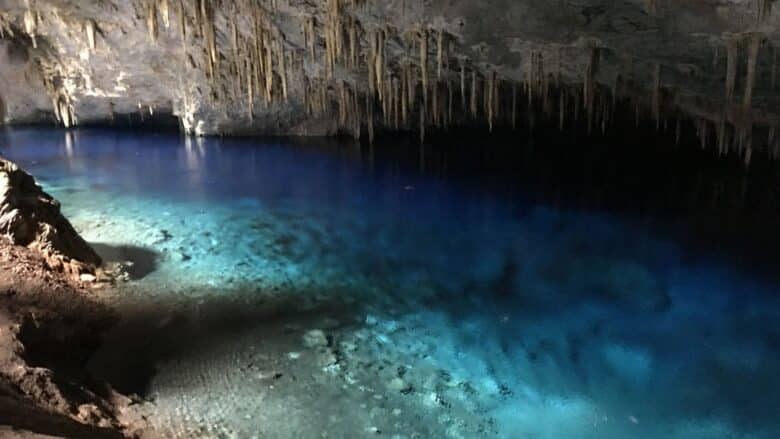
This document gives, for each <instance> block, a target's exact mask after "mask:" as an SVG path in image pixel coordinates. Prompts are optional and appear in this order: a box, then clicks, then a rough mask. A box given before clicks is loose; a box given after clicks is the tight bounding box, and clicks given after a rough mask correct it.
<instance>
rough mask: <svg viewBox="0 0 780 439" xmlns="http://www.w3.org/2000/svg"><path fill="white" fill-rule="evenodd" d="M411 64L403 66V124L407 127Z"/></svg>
mask: <svg viewBox="0 0 780 439" xmlns="http://www.w3.org/2000/svg"><path fill="white" fill-rule="evenodd" d="M409 68H410V67H409V63H407V62H404V63H403V64H402V66H401V123H402V124H403V125H404V126H406V124H407V121H408V112H409V109H408V106H409V91H408V87H409Z"/></svg>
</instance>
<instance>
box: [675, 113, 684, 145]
mask: <svg viewBox="0 0 780 439" xmlns="http://www.w3.org/2000/svg"><path fill="white" fill-rule="evenodd" d="M681 132H682V128H681V123H680V118H679V117H677V121H676V125H675V127H674V143H675V145H679V144H680V134H681Z"/></svg>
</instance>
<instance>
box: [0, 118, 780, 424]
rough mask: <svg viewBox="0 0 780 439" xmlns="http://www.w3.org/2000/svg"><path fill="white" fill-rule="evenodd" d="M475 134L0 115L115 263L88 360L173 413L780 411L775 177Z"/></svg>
mask: <svg viewBox="0 0 780 439" xmlns="http://www.w3.org/2000/svg"><path fill="white" fill-rule="evenodd" d="M480 148H481V149H482V151H480V150H479V149H480ZM485 148H490V147H489V146H487V145H472V148H471V149H469V148H468V147H466V150H463V149H460V150H456V149H455V147H453V148H452V149H451V150H448V149H447V148H438V149H436V148H433V149H431V150H429V151H425V150H423V151H422V153H420V151H419V150H418V149H417V148H414V149H413V150H411V149H409V148H407V147H398V149H397V150H393V148H392V147H390V148H388V147H376V148H370V149H369V148H368V147H365V146H364V147H362V148H361V147H360V146H357V145H353V144H338V143H333V142H309V143H307V144H301V143H300V142H294V141H288V140H271V141H269V140H253V139H186V138H182V137H179V136H178V135H176V134H169V133H146V134H139V133H133V132H128V131H124V132H122V131H109V130H96V129H95V130H78V131H71V132H67V133H65V132H63V131H59V130H46V129H20V130H14V131H7V132H5V133H4V134H3V135H1V136H0V154H3V155H4V156H6V157H8V158H9V159H11V160H14V161H16V162H18V163H19V164H21V165H22V166H23V167H25V168H26V169H27V170H28V171H29V172H31V173H32V174H34V175H35V176H36V177H37V178H38V180H39V181H40V182H41V184H42V185H43V186H44V189H45V190H47V191H48V192H50V193H51V194H52V195H54V196H55V197H56V198H58V199H59V200H60V201H61V202H62V205H63V210H64V213H65V214H66V215H67V216H68V217H69V218H70V219H71V220H72V222H73V223H74V225H75V226H76V228H77V229H78V230H79V231H80V232H81V233H82V234H83V235H84V236H85V238H86V239H87V240H89V241H90V242H91V243H93V244H95V246H96V248H97V249H98V250H99V251H100V252H101V253H102V254H103V255H104V256H106V258H107V259H109V260H115V261H119V262H125V263H127V265H128V270H129V271H130V273H131V274H132V279H131V280H130V281H129V282H128V283H127V284H125V285H124V286H122V287H121V288H122V289H123V291H127V294H128V297H130V296H133V295H134V296H133V297H135V299H133V300H136V302H133V303H131V304H130V305H127V307H128V309H130V310H132V311H129V312H128V318H127V321H128V322H130V323H126V324H125V325H124V326H122V327H121V328H120V329H119V330H118V331H117V333H116V334H114V335H113V336H112V337H114V338H113V339H114V340H122V343H120V344H125V343H126V345H123V346H122V347H121V349H117V347H116V346H114V347H113V348H107V350H106V352H104V353H103V354H99V355H98V357H99V358H97V359H96V360H95V362H96V364H97V363H103V365H104V366H103V367H102V368H100V367H98V368H96V369H97V370H102V372H99V373H103V374H105V378H107V379H111V380H112V382H113V383H114V384H115V385H116V386H117V387H118V388H120V390H124V391H134V392H138V393H141V394H143V395H144V396H145V397H146V398H147V399H149V400H151V401H152V402H151V403H150V404H151V405H152V406H153V407H154V409H152V412H153V415H152V418H153V421H152V422H153V423H154V424H155V425H156V426H157V427H158V428H159V429H160V431H163V432H164V433H165V434H166V435H168V436H171V437H174V436H179V437H196V436H201V437H230V436H233V437H253V436H254V437H311V436H314V435H316V436H329V437H363V436H364V435H368V434H374V433H375V432H376V431H381V433H382V434H387V435H389V436H390V437H415V435H418V437H502V438H518V437H528V438H560V437H583V438H626V437H648V438H655V437H669V438H723V437H740V438H742V437H744V438H774V437H780V425H778V421H777V419H776V410H777V407H779V406H780V384H778V383H780V380H777V379H776V373H777V371H778V370H780V327H778V325H777V322H778V318H780V300H778V298H780V295H778V293H780V288H779V287H778V283H777V279H776V278H775V277H773V275H772V272H773V271H774V270H773V268H774V267H773V264H774V258H773V257H772V256H771V254H770V255H769V256H767V253H768V252H771V250H770V249H768V248H769V247H771V246H770V245H768V244H771V243H774V242H776V241H777V239H778V235H777V233H778V232H777V230H778V229H777V228H776V225H777V224H778V223H777V222H776V218H777V212H778V210H777V206H776V205H774V204H773V203H772V201H771V200H772V199H773V198H772V197H774V196H775V192H776V191H777V186H774V187H766V186H763V187H762V185H763V183H762V184H756V183H754V182H753V180H751V179H750V178H747V177H744V176H742V177H739V176H735V175H737V174H739V172H738V171H733V170H731V168H723V169H716V170H714V171H712V172H703V171H702V170H696V169H691V168H685V172H681V171H680V169H682V168H680V169H677V171H675V168H674V166H673V165H670V167H669V168H667V172H666V173H664V172H662V173H660V174H659V173H657V172H656V173H653V172H650V171H648V170H643V169H639V168H638V169H636V170H631V169H624V168H627V167H628V166H629V163H625V166H621V165H614V167H612V166H608V167H607V168H608V169H611V170H612V171H614V172H607V173H605V172H604V169H605V168H604V166H605V165H604V163H607V162H608V161H606V158H605V157H603V156H602V157H600V158H594V159H592V160H593V161H592V162H586V161H582V160H580V158H581V157H580V156H575V157H574V158H572V157H568V158H567V155H566V154H563V155H559V156H553V157H552V158H550V157H549V156H547V155H544V154H542V153H538V152H533V153H528V154H525V153H523V154H511V155H509V156H501V154H500V153H498V152H497V154H498V155H499V159H490V158H489V157H488V156H487V155H486V154H487V153H485V152H484V149H485ZM535 148H536V149H537V151H538V149H539V148H540V146H539V145H537V146H535ZM410 151H411V152H410ZM458 154H460V155H461V156H460V157H459V158H458V157H456V156H457V155H458ZM506 157H511V160H517V162H516V163H517V165H514V163H515V162H512V163H513V165H507V163H506V161H507V160H508V159H507V158H506ZM613 158H614V157H613ZM573 163H574V164H573ZM617 163H624V162H617ZM497 164H500V166H498V165H497ZM632 166H636V163H633V164H632ZM556 169H557V170H556ZM561 169H563V170H565V171H566V172H563V171H561ZM724 169H725V170H724ZM584 175H587V176H588V177H587V178H585V177H583V176H584ZM631 175H633V176H635V178H634V179H631V178H630V176H631ZM652 175H656V176H657V177H655V178H653V177H648V176H652ZM577 176H579V178H580V179H578V177H577ZM719 178H721V179H722V180H718V179H719ZM770 181H772V180H770ZM724 182H725V183H728V184H724ZM762 182H763V180H762ZM585 183H587V184H585ZM732 183H733V184H732ZM737 184H742V185H745V187H744V188H742V189H739V188H736V186H737ZM735 194H737V195H735ZM740 194H741V195H740ZM757 236H759V237H760V238H758V239H757V238H756V237H757ZM762 242H763V244H762ZM735 243H736V244H735ZM774 248H776V247H774ZM131 264H132V265H131ZM127 300H129V299H127ZM133 313H135V314H133ZM139 315H140V316H141V317H139ZM133 319H136V321H135V322H134V323H133ZM313 329H317V330H322V331H323V333H324V334H325V335H326V336H327V342H325V343H324V344H321V345H318V344H316V343H314V347H312V346H310V345H309V346H308V347H307V344H306V342H305V334H307V333H308V331H311V330H313ZM149 337H151V338H152V339H153V340H152V341H149V340H148V339H149ZM141 339H143V340H141ZM302 339H303V340H304V342H301V340H302ZM139 340H141V341H139ZM307 349H308V350H307ZM101 356H102V357H101ZM117 359H121V363H122V364H124V365H125V366H126V365H127V364H129V363H128V362H130V363H132V364H133V368H132V371H130V370H129V369H128V370H125V369H123V368H122V366H120V365H118V363H117V364H114V363H112V362H117ZM106 365H109V366H106ZM107 369H111V370H113V371H114V372H113V375H112V373H110V372H106V370H107ZM141 370H142V371H141ZM139 371H140V372H139ZM127 374H132V375H133V377H131V378H127V376H126V375H127ZM269 377H271V378H269ZM290 377H292V378H290ZM288 379H289V380H290V381H285V380H288Z"/></svg>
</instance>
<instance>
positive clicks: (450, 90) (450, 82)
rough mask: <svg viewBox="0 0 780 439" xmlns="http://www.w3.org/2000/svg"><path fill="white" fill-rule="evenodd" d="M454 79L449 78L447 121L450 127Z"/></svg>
mask: <svg viewBox="0 0 780 439" xmlns="http://www.w3.org/2000/svg"><path fill="white" fill-rule="evenodd" d="M452 94H453V92H452V81H450V79H449V78H448V79H447V122H446V124H445V125H446V126H447V127H449V126H450V124H452Z"/></svg>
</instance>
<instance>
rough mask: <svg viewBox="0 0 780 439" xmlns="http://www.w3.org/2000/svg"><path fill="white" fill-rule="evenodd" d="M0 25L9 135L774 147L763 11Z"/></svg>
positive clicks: (678, 6)
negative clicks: (640, 128) (492, 133)
mask: <svg viewBox="0 0 780 439" xmlns="http://www.w3.org/2000/svg"><path fill="white" fill-rule="evenodd" d="M0 11H1V12H0V52H3V49H5V52H7V55H5V58H6V60H7V61H8V62H5V63H0V96H1V97H2V98H0V99H2V101H3V102H5V107H6V111H5V113H6V115H5V119H6V120H8V121H9V122H24V121H36V120H37V121H45V122H50V121H54V120H56V121H57V122H58V123H60V124H62V125H64V126H73V125H78V124H85V123H95V122H99V123H126V122H129V123H131V124H137V123H141V122H148V121H157V122H160V121H162V120H165V118H166V117H167V118H169V119H171V120H172V121H173V123H174V124H175V123H176V120H175V119H178V123H179V124H180V126H181V128H182V130H184V131H186V132H188V133H193V134H282V135H291V134H293V135H329V134H335V133H337V132H343V133H349V134H351V135H353V136H355V137H361V136H362V137H364V138H365V137H373V136H374V133H375V132H377V133H378V132H381V131H404V132H408V131H412V132H415V133H419V134H420V135H421V137H424V136H425V132H426V129H427V132H429V133H430V132H436V131H446V130H448V129H450V128H452V127H458V126H471V127H474V126H476V127H480V128H484V129H486V130H488V129H493V128H494V127H496V126H507V127H509V126H511V127H515V126H521V127H524V128H533V127H534V125H538V124H539V123H540V122H541V121H548V122H549V123H550V124H551V125H554V126H556V127H558V126H560V128H561V129H565V130H569V129H574V128H576V127H578V126H579V127H582V126H583V125H586V126H587V131H588V133H590V132H591V131H593V132H597V131H606V130H609V129H612V128H613V127H615V126H618V125H620V126H624V127H632V126H634V123H635V120H636V122H637V123H638V122H639V121H642V122H646V123H647V124H648V125H649V124H652V125H653V126H654V127H655V128H657V129H658V130H661V129H663V130H665V131H666V130H668V131H671V132H673V133H675V132H676V133H675V134H674V135H675V136H677V137H679V136H680V135H682V136H683V137H685V135H686V133H689V134H690V135H691V136H693V135H696V136H698V137H699V138H700V140H701V142H702V144H704V145H707V146H710V147H712V148H714V149H716V150H717V152H718V153H719V154H725V153H726V152H729V151H737V152H739V154H741V155H742V156H743V157H744V158H745V160H748V161H749V160H750V155H751V151H752V150H753V149H760V150H762V151H763V150H765V149H766V150H767V151H769V152H771V153H773V154H775V153H776V152H777V151H776V149H775V148H776V145H777V141H778V138H780V136H777V135H775V131H776V128H777V126H778V123H780V101H779V100H778V96H780V94H778V79H777V70H778V57H777V46H778V45H780V33H778V29H779V28H780V13H779V12H778V8H777V6H776V4H775V2H772V1H769V0H725V1H719V2H709V1H707V2H670V1H666V2H662V1H656V0H652V1H651V0H632V1H620V2H614V1H607V0H588V1H552V2H534V1H526V0H523V1H504V0H484V1H471V0H456V1H451V0H447V1H444V0H436V1H413V0H394V1H373V0H369V1H366V0H360V1H355V0H349V1H347V0H330V1H327V2H325V1H323V2H314V3H312V2H306V1H299V0H273V1H271V0H251V1H250V0H242V1H235V2H224V1H217V0H208V1H204V2H196V1H184V2H171V1H167V0H144V1H141V0H135V1H121V2H119V1H87V2H84V1H48V0H36V1H31V2H25V1H22V0H3V1H1V2H0ZM0 56H2V55H0ZM169 122H170V121H169ZM753 147H755V148H753Z"/></svg>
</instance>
